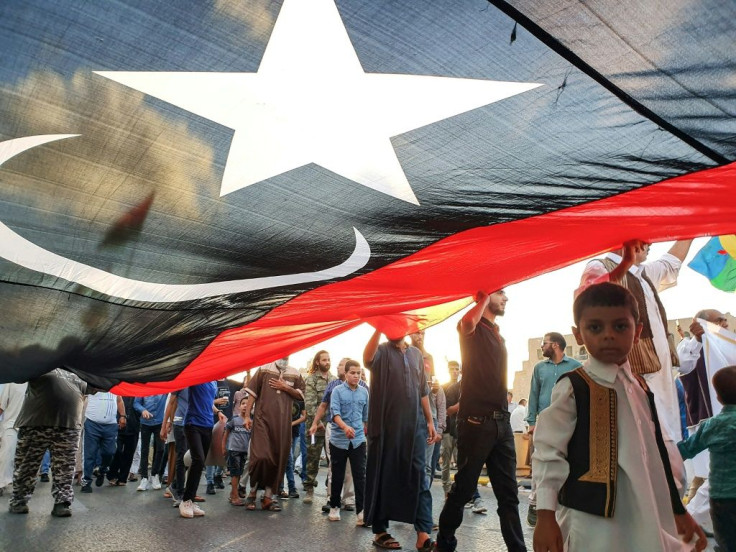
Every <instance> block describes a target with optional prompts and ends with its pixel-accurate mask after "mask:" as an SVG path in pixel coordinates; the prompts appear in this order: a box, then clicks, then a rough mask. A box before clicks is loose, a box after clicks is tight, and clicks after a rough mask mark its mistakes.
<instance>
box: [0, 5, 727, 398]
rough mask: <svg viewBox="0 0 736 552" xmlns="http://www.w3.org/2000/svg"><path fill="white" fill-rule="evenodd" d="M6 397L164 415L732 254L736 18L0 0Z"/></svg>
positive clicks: (0, 368)
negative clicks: (610, 280) (528, 294)
mask: <svg viewBox="0 0 736 552" xmlns="http://www.w3.org/2000/svg"><path fill="white" fill-rule="evenodd" d="M0 26H1V27H2V29H1V31H2V32H0V51H2V53H3V55H2V56H0V140H2V143H0V165H1V166H0V183H1V184H2V185H1V186H0V234H1V235H0V298H2V303H1V304H2V308H3V316H2V328H1V330H2V331H0V381H11V380H26V379H28V378H31V377H33V376H35V375H37V374H40V373H43V372H46V371H48V370H50V369H52V368H54V367H55V366H65V367H67V368H68V369H70V370H73V371H74V372H76V373H77V374H79V375H80V376H81V377H83V378H84V379H86V380H87V381H90V382H92V383H93V384H95V385H98V386H100V387H105V388H109V387H112V388H113V389H114V390H115V391H116V392H118V393H121V394H131V393H132V394H146V393H159V392H164V391H167V390H171V389H177V388H181V387H184V386H186V385H190V384H192V383H197V382H201V381H206V380H212V379H215V378H219V377H222V376H225V375H227V374H231V373H234V372H237V371H240V370H244V369H247V368H249V367H252V366H255V365H259V364H263V363H265V362H268V361H271V360H274V359H277V358H280V357H282V356H283V355H284V354H285V353H288V352H291V351H296V350H299V349H302V348H305V347H307V346H310V345H312V344H315V343H318V342H320V341H322V340H324V339H326V338H329V337H331V336H333V335H336V334H338V333H341V332H343V331H345V330H347V329H350V328H352V327H354V326H356V325H358V324H360V323H361V322H363V321H369V322H371V323H373V324H375V325H376V326H378V327H379V328H382V329H384V330H385V331H387V332H389V333H393V334H396V333H401V332H403V331H406V330H407V329H410V328H414V327H417V326H427V325H429V324H432V323H434V322H437V321H438V320H441V319H442V318H443V317H444V316H446V315H447V314H449V313H451V312H454V311H456V310H457V309H459V308H461V307H462V306H463V305H466V304H468V303H469V301H470V297H471V296H472V294H473V293H474V292H475V291H476V290H478V289H485V290H491V289H496V288H499V287H501V286H504V285H507V284H511V283H514V282H518V281H520V280H522V279H525V278H528V277H531V276H534V275H538V274H541V273H543V272H546V271H549V270H552V269H555V268H559V267H561V266H564V265H567V264H569V263H571V262H574V261H577V260H580V259H583V258H586V257H589V256H591V255H594V254H597V253H599V252H602V251H605V250H608V249H611V248H614V247H617V246H619V245H620V244H621V243H622V242H623V241H624V240H627V239H631V238H645V239H648V240H651V241H659V240H671V239H676V238H687V237H693V236H696V235H722V234H729V233H733V232H736V199H735V197H734V194H733V185H732V183H733V182H734V177H735V176H736V165H734V164H733V161H734V158H736V118H735V117H734V113H736V93H734V88H733V75H734V70H735V69H736V65H735V63H736V62H735V61H734V56H733V37H734V34H735V33H734V31H736V4H734V3H733V2H727V1H723V0H721V1H715V0H703V1H699V2H692V1H688V0H667V1H652V0H649V1H646V0H645V1H641V0H636V1H627V0H624V1H619V2H607V3H606V2H600V3H596V4H591V3H590V2H575V1H569V2H564V3H563V4H560V3H558V2H541V1H540V2H530V1H525V2H521V1H518V2H516V1H515V2H501V1H493V2H490V3H488V2H486V1H485V0H430V1H426V2H411V1H404V2H397V1H396V0H371V1H370V2H366V1H365V0H283V1H280V0H249V1H247V2H242V1H235V0H232V1H228V0H215V1H213V2H197V1H194V0H191V1H186V0H182V1H178V2H165V1H155V0H145V1H142V0H119V1H116V2H84V1H81V0H77V1H75V0H66V1H63V2H49V1H47V0H6V1H5V2H2V3H0Z"/></svg>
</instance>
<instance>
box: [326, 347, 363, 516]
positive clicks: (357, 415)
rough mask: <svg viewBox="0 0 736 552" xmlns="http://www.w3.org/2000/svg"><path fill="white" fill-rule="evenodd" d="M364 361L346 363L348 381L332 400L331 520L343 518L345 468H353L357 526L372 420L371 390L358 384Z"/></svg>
mask: <svg viewBox="0 0 736 552" xmlns="http://www.w3.org/2000/svg"><path fill="white" fill-rule="evenodd" d="M359 382H360V364H359V363H358V362H357V361H355V360H348V361H347V362H346V363H345V383H343V384H342V385H338V386H337V387H335V390H334V391H333V392H332V398H331V401H330V414H331V415H332V422H331V428H330V429H331V430H332V432H331V434H330V457H331V459H332V488H331V489H330V514H329V516H328V518H329V520H330V521H340V496H341V494H342V484H343V480H344V479H345V468H346V465H347V461H348V460H350V469H351V471H352V474H353V482H354V484H355V511H356V513H357V514H358V519H357V525H363V493H364V491H365V458H366V444H365V443H366V441H365V424H366V423H367V422H368V391H366V390H365V388H364V387H361V386H359V385H358V383H359Z"/></svg>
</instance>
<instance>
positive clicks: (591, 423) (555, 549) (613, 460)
mask: <svg viewBox="0 0 736 552" xmlns="http://www.w3.org/2000/svg"><path fill="white" fill-rule="evenodd" d="M573 314H574V319H575V325H576V326H577V327H574V328H573V334H574V335H575V339H576V340H577V342H578V344H580V345H585V347H586V349H587V350H588V353H589V355H590V359H589V361H588V362H587V363H586V364H585V366H583V367H581V368H578V369H576V370H573V371H571V372H568V373H566V374H564V375H563V376H562V377H561V378H560V379H559V380H558V382H557V384H556V385H555V387H554V389H553V390H552V402H551V404H550V406H549V407H548V408H547V409H546V410H545V411H544V412H542V413H541V414H540V417H539V420H538V424H537V429H536V431H535V432H534V455H533V456H532V473H533V474H534V475H533V476H534V479H535V482H536V488H537V516H538V520H537V526H536V529H535V531H534V551H535V552H548V551H549V552H562V551H563V550H564V551H576V550H579V551H585V552H595V551H604V550H605V551H609V550H632V551H642V552H643V551H646V552H658V551H662V552H665V551H667V552H669V551H685V550H692V549H695V550H703V549H704V548H705V546H706V544H707V540H706V538H705V535H704V533H703V531H702V529H700V527H698V525H697V524H696V523H695V521H694V520H693V519H692V517H690V515H689V514H688V513H687V512H686V510H685V508H684V507H683V505H682V501H681V500H680V496H679V494H678V492H677V488H676V486H675V482H674V479H673V477H672V464H671V463H673V462H678V463H681V462H682V460H681V459H680V458H674V457H673V458H670V457H669V456H668V454H667V450H666V448H665V445H664V441H663V439H662V432H661V429H660V426H659V421H658V419H657V412H656V409H655V407H654V397H653V395H652V394H651V392H650V391H649V389H648V387H647V386H646V383H645V382H644V380H643V379H642V378H641V377H639V376H635V375H633V374H632V373H631V368H630V366H629V363H628V360H627V355H628V354H629V351H630V350H631V347H632V346H633V344H634V342H635V340H637V339H638V337H639V333H640V332H641V328H642V326H641V324H640V323H639V309H638V306H637V302H636V299H635V298H634V296H633V295H631V293H630V292H629V291H627V290H626V289H624V288H623V287H621V286H618V285H616V284H612V283H602V284H597V285H592V286H590V287H589V288H587V289H586V290H585V291H583V292H582V293H581V294H580V295H579V296H578V298H577V299H576V300H575V304H574V306H573ZM680 467H681V466H680ZM558 505H559V509H558ZM556 511H557V512H556ZM678 534H679V535H678ZM695 534H697V537H698V538H697V542H696V543H695V544H686V543H691V541H692V540H693V536H694V535H695Z"/></svg>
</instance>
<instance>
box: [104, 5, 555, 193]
mask: <svg viewBox="0 0 736 552" xmlns="http://www.w3.org/2000/svg"><path fill="white" fill-rule="evenodd" d="M96 73H97V74H99V75H102V76H104V77H107V78H109V79H112V80H114V81H117V82H119V83H121V84H124V85H126V86H128V87H130V88H134V89H136V90H139V91H141V92H143V93H145V94H149V95H151V96H155V97H157V98H160V99H161V100H164V101H166V102H169V103H171V104H173V105H175V106H178V107H180V108H182V109H185V110H187V111H190V112H192V113H195V114H197V115H200V116H202V117H205V118H207V119H210V120H212V121H215V122H217V123H219V124H221V125H224V126H225V127H228V128H230V129H232V130H233V131H234V134H233V139H232V143H231V145H230V151H229V154H228V159H227V164H226V166H225V171H224V174H223V178H222V185H221V188H220V195H221V196H223V195H226V194H229V193H231V192H234V191H236V190H240V189H241V188H245V187H247V186H250V185H252V184H256V183H258V182H261V181H263V180H266V179H268V178H271V177H273V176H276V175H279V174H282V173H285V172H287V171H290V170H293V169H297V168H299V167H302V166H304V165H307V164H309V163H315V164H317V165H320V166H321V167H324V168H326V169H328V170H330V171H333V172H334V173H336V174H339V175H342V176H343V177H345V178H348V179H350V180H353V181H355V182H357V183H358V184H362V185H363V186H367V187H368V188H372V189H374V190H376V191H378V192H381V193H384V194H388V195H390V196H393V197H395V198H398V199H401V200H403V201H407V202H410V203H413V204H416V205H418V204H419V202H418V201H417V198H416V196H415V195H414V192H413V191H412V189H411V186H410V185H409V182H408V180H407V178H406V175H405V174H404V170H403V169H402V167H401V164H400V163H399V160H398V158H397V157H396V152H395V151H394V149H393V146H392V144H391V137H392V136H397V135H399V134H402V133H404V132H408V131H410V130H413V129H416V128H418V127H421V126H425V125H428V124H430V123H434V122H436V121H439V120H442V119H446V118H448V117H452V116H454V115H458V114H460V113H463V112H466V111H470V110H471V109H476V108H478V107H481V106H484V105H488V104H490V103H493V102H496V101H499V100H502V99H505V98H508V97H510V96H514V95H516V94H519V93H521V92H525V91H527V90H531V89H532V88H536V87H537V86H541V85H539V84H535V83H513V82H501V81H489V80H474V79H459V78H447V77H433V76H418V75H395V74H374V73H365V71H363V67H362V66H361V64H360V61H359V60H358V56H357V55H356V53H355V49H354V48H353V45H352V43H351V42H350V38H349V37H348V34H347V31H346V30H345V26H344V24H343V22H342V20H341V19H340V14H339V12H338V10H337V7H336V6H335V3H334V1H333V0H309V1H307V0H285V1H284V4H283V6H282V7H281V11H280V13H279V16H278V19H277V21H276V24H275V25H274V28H273V32H272V33H271V37H270V40H269V43H268V45H267V47H266V50H265V53H264V55H263V59H262V60H261V64H260V66H259V68H258V72H256V73H199V72H197V73H189V72H138V71H136V72H123V71H98V72H96Z"/></svg>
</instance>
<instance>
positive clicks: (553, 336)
mask: <svg viewBox="0 0 736 552" xmlns="http://www.w3.org/2000/svg"><path fill="white" fill-rule="evenodd" d="M547 337H549V340H550V341H552V342H553V343H557V345H559V346H560V350H561V351H562V352H563V353H564V352H565V347H567V342H566V341H565V338H564V337H562V334H560V333H557V332H549V333H548V334H547Z"/></svg>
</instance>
